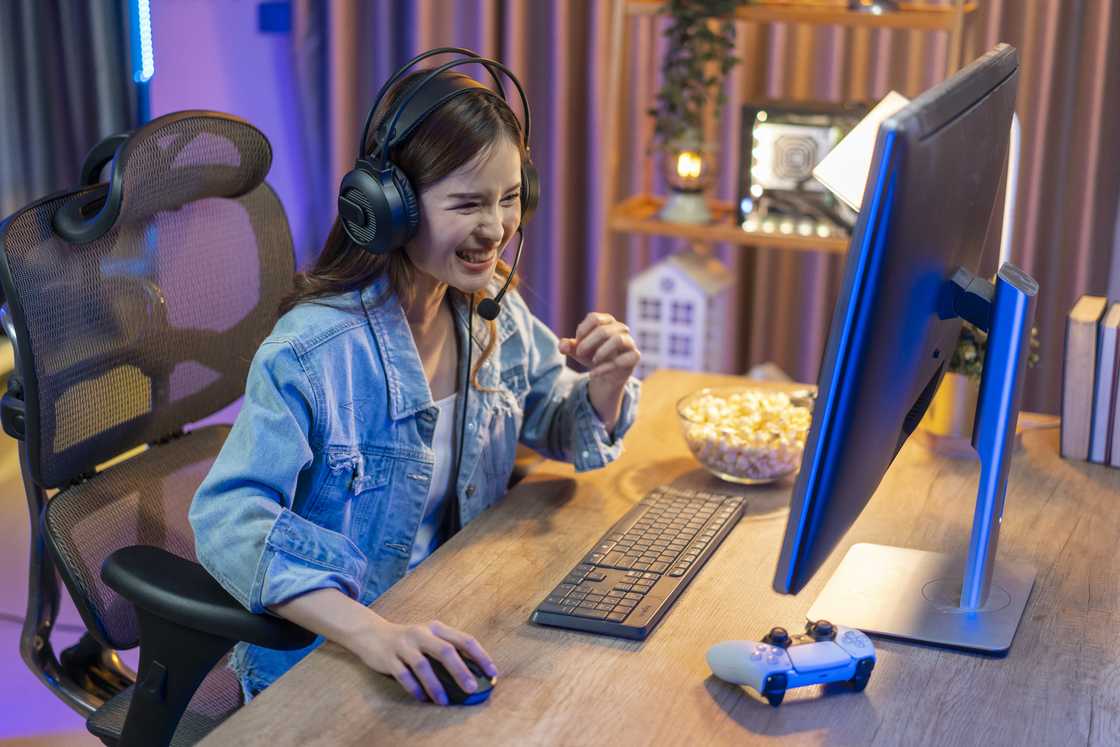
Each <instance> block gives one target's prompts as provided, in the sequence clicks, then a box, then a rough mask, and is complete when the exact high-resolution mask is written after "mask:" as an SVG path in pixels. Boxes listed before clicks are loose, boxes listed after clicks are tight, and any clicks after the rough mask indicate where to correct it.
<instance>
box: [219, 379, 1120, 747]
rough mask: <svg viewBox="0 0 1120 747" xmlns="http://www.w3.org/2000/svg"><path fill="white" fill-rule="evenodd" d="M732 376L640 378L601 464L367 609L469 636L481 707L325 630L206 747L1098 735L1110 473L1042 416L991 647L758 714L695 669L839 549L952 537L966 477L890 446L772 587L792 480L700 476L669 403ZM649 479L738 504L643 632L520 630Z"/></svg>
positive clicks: (1116, 501)
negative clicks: (856, 509) (479, 669)
mask: <svg viewBox="0 0 1120 747" xmlns="http://www.w3.org/2000/svg"><path fill="white" fill-rule="evenodd" d="M736 381H739V380H738V379H733V378H732V377H725V376H712V375H700V374H688V373H681V372H672V373H667V372H659V373H657V374H654V375H653V376H652V377H650V378H649V379H647V381H646V382H645V385H644V391H643V395H642V401H641V405H640V414H639V417H638V420H637V423H636V424H635V426H634V428H633V429H632V431H631V432H630V434H629V435H628V436H627V439H626V451H625V453H624V455H623V456H622V457H621V458H620V459H619V460H618V461H617V462H615V463H614V464H612V465H610V466H609V467H607V468H606V469H603V470H599V471H596V472H591V473H586V474H583V475H579V476H577V475H575V473H574V471H573V470H572V468H571V467H570V466H568V465H564V464H559V463H555V462H546V463H545V464H544V465H543V466H542V467H540V468H538V469H536V470H535V471H534V472H533V473H532V475H531V476H530V477H529V478H528V479H527V480H526V481H524V482H522V483H521V484H519V485H518V486H517V487H516V488H514V489H513V490H512V491H511V492H510V494H509V495H508V496H507V497H506V498H505V499H504V500H503V501H502V502H501V503H500V504H499V505H498V506H496V507H494V508H493V509H492V510H490V511H487V512H486V513H484V514H483V515H482V516H480V517H479V518H478V519H476V520H475V521H473V522H472V523H471V524H470V525H468V526H467V527H465V528H464V529H463V531H462V532H460V533H459V534H458V535H457V536H456V537H455V538H453V539H452V540H451V541H450V542H448V543H447V544H446V545H444V546H443V547H442V548H440V550H439V551H438V552H437V553H436V554H435V555H433V556H432V557H431V558H430V559H429V560H427V561H426V562H424V563H423V564H422V565H421V566H420V567H419V568H418V569H417V570H416V571H415V572H414V573H413V574H412V575H410V576H408V577H406V578H404V579H402V580H401V581H400V582H399V583H398V584H396V585H395V586H394V587H392V588H391V589H390V590H389V591H388V592H387V593H385V594H384V595H383V596H382V597H381V598H380V599H378V600H377V601H376V602H375V603H374V605H373V609H375V610H376V611H377V612H379V613H380V614H382V615H384V616H385V617H387V618H389V619H391V620H397V621H421V620H427V619H432V618H436V619H440V620H442V621H444V622H446V623H448V624H449V625H453V626H455V627H458V628H461V629H463V630H466V631H469V632H471V633H472V634H474V635H475V636H476V637H477V638H478V639H479V640H480V641H481V642H482V643H483V645H484V646H485V647H486V648H487V650H488V651H489V652H490V654H491V655H492V656H493V657H494V658H495V660H496V661H497V663H498V667H499V669H500V670H501V673H502V676H501V678H500V679H499V682H498V684H497V686H496V688H495V690H494V693H493V695H492V696H491V698H490V700H489V701H488V702H487V703H486V704H484V705H481V706H476V707H473V708H440V707H437V706H432V705H428V704H421V703H417V702H415V701H413V700H412V699H411V698H410V697H409V696H407V695H406V694H405V693H404V691H403V690H401V689H400V687H399V686H398V685H397V684H396V683H395V682H394V681H392V680H390V679H388V678H386V677H382V676H381V675H378V674H375V673H373V672H371V671H369V670H367V669H366V668H365V667H363V665H362V664H361V662H360V661H359V660H358V659H357V658H355V657H353V656H351V655H350V654H349V653H348V652H346V651H345V650H344V649H342V648H340V647H338V646H336V645H334V644H330V643H328V644H326V645H324V646H323V647H322V648H320V649H319V650H317V651H316V652H314V653H313V654H312V655H310V656H309V657H308V658H307V659H306V660H304V661H302V662H300V664H298V665H297V666H296V667H295V668H294V669H293V670H292V671H291V672H289V673H288V674H287V675H285V676H284V677H283V678H281V679H280V680H279V681H278V682H276V683H275V684H274V685H273V686H272V687H270V688H269V689H268V690H266V691H265V692H264V693H262V695H261V696H260V697H258V698H257V699H256V700H254V702H253V703H251V704H250V705H248V706H246V707H245V708H243V709H242V710H241V711H239V712H238V713H236V714H235V715H234V716H233V717H232V718H231V719H230V720H229V721H227V722H226V723H225V724H223V725H222V726H221V727H219V728H218V729H217V730H216V731H215V732H213V733H212V734H211V736H210V738H209V739H208V740H207V741H206V744H237V745H252V744H268V745H270V747H275V746H277V745H286V744H293V745H294V744H298V745H305V744H332V745H333V744H338V745H345V744H392V743H397V744H409V745H412V744H444V745H459V744H482V743H485V744H517V745H523V744H545V743H547V744H615V745H629V744H673V745H677V744H705V745H707V744H752V743H775V742H778V741H780V742H781V743H782V744H786V743H790V744H843V745H856V744H859V745H870V744H875V745H880V744H882V745H894V744H907V745H918V744H929V745H945V744H951V745H954V746H955V747H956V746H960V745H968V744H985V745H991V744H1007V745H1024V744H1031V745H1040V744H1053V745H1070V744H1093V745H1106V744H1108V745H1115V744H1120V553H1118V552H1117V544H1118V541H1120V470H1113V469H1108V468H1105V467H1099V466H1095V465H1089V464H1085V463H1077V462H1068V461H1063V460H1061V459H1060V458H1059V457H1058V455H1057V451H1058V449H1057V443H1058V431H1057V430H1056V429H1050V430H1036V431H1031V432H1027V433H1026V434H1024V438H1023V449H1022V450H1021V451H1019V452H1017V454H1016V457H1015V460H1014V462H1013V466H1012V470H1011V478H1010V487H1009V492H1008V499H1007V505H1006V510H1005V516H1004V522H1003V530H1002V536H1001V541H1000V546H999V552H1000V555H1001V557H1008V558H1012V559H1015V560H1021V561H1027V562H1030V563H1033V564H1034V565H1035V566H1036V567H1037V568H1038V580H1037V582H1036V584H1035V587H1034V591H1033V593H1032V595H1031V598H1030V601H1029V602H1028V604H1027V609H1026V613H1025V615H1024V618H1023V620H1022V622H1021V623H1020V626H1019V630H1018V633H1017V634H1016V636H1015V641H1014V643H1013V645H1012V648H1011V652H1010V654H1009V655H1008V656H1007V657H1006V658H1003V659H997V658H987V657H983V656H978V655H971V654H964V653H956V652H951V651H945V650H939V649H936V648H931V647H925V646H921V645H916V644H909V643H902V642H896V641H890V640H886V639H882V638H878V639H876V641H875V645H876V647H877V650H878V657H879V660H878V665H877V666H876V668H875V672H874V674H873V675H872V677H871V682H870V684H869V685H868V687H867V690H866V691H865V692H864V693H862V694H857V693H852V692H837V693H834V694H828V695H824V694H822V688H820V687H810V688H802V689H798V690H791V691H790V692H789V693H788V694H787V696H786V700H785V702H784V703H783V704H782V706H781V707H780V708H777V709H774V708H771V707H770V706H769V705H767V704H766V702H765V701H764V700H762V699H761V698H759V697H758V696H757V695H756V694H754V693H753V692H750V691H748V690H746V689H744V688H740V687H735V686H732V685H729V684H726V683H724V682H721V681H720V680H717V679H715V678H714V677H713V676H712V675H711V674H710V672H709V670H708V667H707V663H706V662H705V659H704V655H705V653H706V652H707V650H708V647H709V646H711V645H712V644H713V643H716V642H718V641H722V640H726V639H755V640H757V639H758V638H759V637H760V636H762V635H763V634H764V633H765V632H766V631H767V630H769V628H770V627H771V626H774V625H783V626H786V627H790V628H794V627H796V626H797V625H798V624H799V622H801V621H803V620H804V618H805V614H806V612H807V611H808V609H809V607H810V606H811V604H812V602H813V600H814V599H815V598H816V596H817V594H818V592H819V591H820V590H821V588H822V586H823V584H824V583H825V581H827V579H828V578H829V576H830V575H831V574H832V571H833V570H834V569H835V567H836V565H837V564H838V563H839V561H840V559H841V558H842V557H843V555H844V553H845V552H846V551H847V549H848V547H849V546H850V545H851V544H852V543H854V542H876V543H880V544H894V545H901V546H905V547H912V548H918V549H925V550H935V551H950V552H952V551H956V550H958V549H961V548H964V547H965V546H966V544H967V541H968V531H969V527H970V525H971V519H972V512H973V506H974V503H975V495H976V493H975V491H976V478H977V474H978V469H977V467H976V465H975V463H974V462H971V461H954V460H949V459H945V458H942V457H937V456H935V455H933V454H932V453H931V452H929V451H927V450H925V449H924V448H923V447H921V446H919V445H918V444H916V443H908V444H907V445H906V447H904V449H903V450H902V452H901V453H900V455H899V457H898V459H897V460H896V461H895V463H894V465H893V466H892V467H891V469H890V471H889V473H888V474H887V476H886V478H885V479H884V480H883V483H882V484H881V485H880V487H879V490H878V491H877V492H876V494H875V496H874V497H873V498H872V500H871V502H870V503H869V504H868V507H867V509H865V511H864V512H863V514H862V515H861V516H860V518H859V520H858V521H857V523H856V524H855V526H854V527H853V528H852V530H851V531H850V532H849V533H848V536H847V537H846V538H845V540H844V541H843V542H842V544H841V545H840V546H839V547H838V548H837V550H836V551H835V552H834V553H833V554H832V556H831V557H830V559H829V561H828V563H827V564H826V565H825V566H824V567H823V568H822V570H821V571H820V572H819V573H817V575H816V576H815V578H814V579H813V581H812V583H810V584H809V586H808V587H807V588H806V589H805V590H804V591H802V592H801V593H800V594H798V595H797V596H784V595H780V594H777V593H775V592H774V591H773V590H772V589H771V580H772V577H773V572H774V565H775V561H776V559H777V555H778V549H779V545H780V542H781V537H782V534H783V531H784V528H785V523H786V515H787V513H788V502H789V494H790V491H791V488H792V483H788V482H787V483H783V484H780V485H777V486H771V487H765V488H746V487H742V488H740V487H736V486H731V485H727V484H724V483H720V482H719V481H717V480H715V478H711V477H709V476H708V474H707V473H706V472H705V471H704V470H703V469H702V468H701V467H700V466H699V464H698V463H697V462H696V461H695V460H693V459H692V457H691V455H690V454H689V453H688V450H687V447H686V446H685V444H684V441H683V439H682V437H681V436H680V432H679V427H678V424H677V422H676V414H675V411H674V407H673V405H674V403H675V402H676V401H677V399H679V398H680V397H681V396H683V395H685V394H687V393H688V392H690V391H692V390H694V389H696V388H698V387H700V386H706V385H714V384H726V383H735V382H736ZM662 483H673V484H677V485H684V486H688V487H700V486H711V487H715V488H719V489H722V490H726V491H732V492H740V493H741V494H742V495H745V496H747V497H748V499H749V505H748V507H747V511H746V514H745V515H744V517H743V520H742V521H741V522H740V523H739V525H738V526H737V527H736V528H735V530H734V531H733V532H732V533H731V534H730V535H729V536H728V538H727V540H725V542H724V543H723V545H722V546H721V547H720V548H719V549H718V550H717V552H716V553H715V555H714V556H713V557H712V559H711V560H710V561H709V562H708V563H707V565H706V566H705V567H704V568H703V569H701V572H700V573H699V574H698V576H697V577H696V578H695V579H694V580H693V582H692V584H691V585H690V586H689V587H688V588H687V589H686V590H685V592H684V593H683V594H682V595H681V596H680V598H679V599H678V600H677V602H676V604H675V605H674V606H673V608H672V609H671V610H670V611H669V613H668V614H667V615H666V617H665V618H664V620H663V621H662V622H661V625H660V626H659V627H658V628H657V629H656V630H655V631H654V632H653V634H652V635H651V636H650V637H649V639H647V640H646V641H643V642H638V641H623V640H617V639H611V638H605V637H598V636H593V635H587V634H581V633H574V632H566V631H562V630H557V629H551V628H543V627H538V626H535V625H532V624H530V623H529V622H528V617H529V614H530V613H531V612H532V610H533V608H534V607H535V606H536V604H537V603H538V602H540V601H541V600H542V599H543V598H544V596H545V595H546V594H547V593H548V592H549V591H550V590H551V589H552V588H553V587H554V585H555V584H556V583H558V582H559V580H560V578H561V577H563V575H564V574H565V573H566V572H567V571H568V569H569V568H571V567H572V565H574V564H575V563H576V562H577V561H578V560H579V559H580V558H581V557H582V556H583V554H584V553H585V552H586V551H587V550H589V549H590V548H591V547H592V546H593V545H594V543H595V541H596V540H598V538H599V537H600V536H601V534H602V533H603V532H604V531H606V529H607V528H608V527H609V526H610V525H611V524H612V523H613V522H614V521H615V520H616V519H618V518H619V517H620V516H621V515H622V514H623V513H625V511H626V510H627V509H628V508H629V507H630V506H631V505H632V504H633V503H634V502H635V501H637V500H638V499H640V498H641V497H642V496H643V495H644V494H645V493H646V492H647V491H648V490H650V489H651V488H653V487H654V486H656V485H658V484H662ZM841 622H842V621H841Z"/></svg>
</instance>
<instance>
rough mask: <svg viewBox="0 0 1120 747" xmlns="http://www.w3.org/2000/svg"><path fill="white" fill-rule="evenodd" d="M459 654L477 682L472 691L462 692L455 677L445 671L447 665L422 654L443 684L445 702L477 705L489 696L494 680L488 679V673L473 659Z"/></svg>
mask: <svg viewBox="0 0 1120 747" xmlns="http://www.w3.org/2000/svg"><path fill="white" fill-rule="evenodd" d="M459 655H460V656H461V657H462V659H463V663H464V664H466V665H467V669H469V670H471V674H473V675H474V678H475V681H476V682H478V689H476V690H475V691H474V692H473V693H468V692H464V691H463V688H461V687H459V683H458V682H456V681H455V678H454V677H453V676H451V672H448V671H447V667H445V666H443V663H442V662H441V661H440V660H439V659H437V658H435V657H434V656H431V655H429V654H424V657H425V658H426V659H427V660H428V663H429V664H431V665H432V671H433V672H435V675H436V678H437V679H438V680H439V683H440V684H441V685H443V691H444V692H445V693H447V702H448V703H449V704H450V705H477V704H478V703H481V702H482V701H484V700H486V699H487V698H489V697H490V691H491V690H493V689H494V680H492V679H490V675H488V674H486V672H485V671H483V669H482V667H480V666H479V665H478V664H477V663H476V662H475V660H474V659H471V658H470V657H469V656H466V655H464V654H459Z"/></svg>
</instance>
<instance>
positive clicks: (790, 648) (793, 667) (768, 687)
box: [708, 620, 875, 707]
mask: <svg viewBox="0 0 1120 747" xmlns="http://www.w3.org/2000/svg"><path fill="white" fill-rule="evenodd" d="M708 666H709V667H711V668H712V674H714V675H715V676H716V677H719V678H720V679H721V680H725V681H727V682H732V683H734V684H736V685H748V686H750V687H753V688H754V689H755V690H757V691H758V692H759V694H761V695H763V696H765V697H766V699H767V700H768V701H770V705H772V706H775V707H776V706H778V705H780V704H781V702H782V698H784V697H785V694H786V690H789V689H790V688H794V687H804V686H806V685H820V684H823V683H826V682H847V683H849V684H851V686H852V687H853V688H854V689H855V690H856V692H859V691H861V690H863V688H865V687H867V681H868V679H870V678H871V670H872V669H874V668H875V646H873V645H872V643H871V639H870V638H868V637H867V636H866V635H864V634H863V633H862V632H861V631H859V630H854V629H852V628H844V627H841V626H839V625H833V624H832V623H830V622H829V621H828V620H818V621H816V622H808V623H806V624H805V633H804V634H802V635H794V636H791V635H790V634H789V633H788V632H787V631H786V629H785V628H771V629H770V632H769V633H768V634H767V635H766V636H764V637H763V639H762V641H761V642H755V641H724V642H723V643H717V644H716V645H714V646H712V647H711V648H710V649H708Z"/></svg>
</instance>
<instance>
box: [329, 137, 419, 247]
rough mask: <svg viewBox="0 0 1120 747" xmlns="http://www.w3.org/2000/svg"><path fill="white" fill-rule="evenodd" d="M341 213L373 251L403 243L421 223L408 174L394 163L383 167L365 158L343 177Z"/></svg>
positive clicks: (349, 231)
mask: <svg viewBox="0 0 1120 747" xmlns="http://www.w3.org/2000/svg"><path fill="white" fill-rule="evenodd" d="M338 214H339V217H340V218H341V220H342V228H343V230H344V231H345V232H346V235H347V236H348V237H349V238H350V240H351V241H353V242H354V243H355V244H357V245H358V246H360V247H362V248H363V249H365V250H366V251H368V252H371V253H373V254H385V253H386V252H389V251H392V250H393V249H396V248H398V247H401V246H403V245H404V243H405V242H406V241H408V239H410V238H411V237H412V236H413V235H414V234H415V233H416V228H417V227H418V226H419V224H420V211H419V207H418V206H417V202H416V195H415V192H413V189H412V185H411V184H410V183H409V181H408V177H406V176H405V175H404V173H403V172H402V171H401V170H400V169H399V168H397V166H396V165H395V164H393V163H390V164H389V168H388V169H386V170H384V171H380V170H378V169H375V168H374V167H373V165H372V164H370V163H369V162H368V161H366V160H364V159H363V160H359V161H358V163H357V165H355V167H354V168H353V169H352V170H351V171H350V172H349V173H347V174H346V176H344V177H342V184H341V185H340V186H339V189H338Z"/></svg>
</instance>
